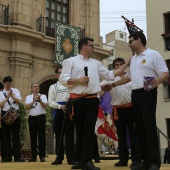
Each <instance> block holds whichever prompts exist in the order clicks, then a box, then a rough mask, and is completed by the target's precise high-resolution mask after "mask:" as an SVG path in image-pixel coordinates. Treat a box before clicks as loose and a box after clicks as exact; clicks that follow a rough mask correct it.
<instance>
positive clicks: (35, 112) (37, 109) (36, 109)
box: [25, 94, 47, 116]
mask: <svg viewBox="0 0 170 170" xmlns="http://www.w3.org/2000/svg"><path fill="white" fill-rule="evenodd" d="M39 95H41V97H40V99H41V100H42V102H44V103H47V97H46V95H44V94H39ZM31 102H33V94H31V95H28V96H27V97H26V99H25V104H30V103H31ZM45 113H46V110H45V108H43V107H42V106H41V104H40V103H39V102H35V103H34V104H33V108H31V109H30V110H29V111H28V115H29V116H39V115H42V114H45Z"/></svg>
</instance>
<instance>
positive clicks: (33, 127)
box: [25, 83, 47, 162]
mask: <svg viewBox="0 0 170 170" xmlns="http://www.w3.org/2000/svg"><path fill="white" fill-rule="evenodd" d="M39 90H40V89H39V85H38V84H37V83H33V84H32V85H31V91H32V94H31V95H28V96H27V97H26V100H25V109H27V110H28V115H29V118H28V123H29V132H30V139H31V149H32V156H31V159H30V160H29V162H36V161H37V136H38V149H39V158H40V162H45V153H46V137H45V124H46V118H45V114H46V110H45V109H46V108H47V97H46V95H44V94H40V93H39Z"/></svg>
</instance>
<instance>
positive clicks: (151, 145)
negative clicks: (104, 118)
mask: <svg viewBox="0 0 170 170" xmlns="http://www.w3.org/2000/svg"><path fill="white" fill-rule="evenodd" d="M156 104H157V89H156V88H155V89H153V90H150V91H144V90H143V89H141V90H138V91H132V105H133V111H134V118H135V123H136V128H137V135H138V138H139V142H140V147H141V154H142V160H143V161H144V164H146V166H151V165H156V166H157V167H160V164H161V161H160V153H159V144H158V136H157V128H156Z"/></svg>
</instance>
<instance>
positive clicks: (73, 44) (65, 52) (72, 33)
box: [54, 22, 84, 64]
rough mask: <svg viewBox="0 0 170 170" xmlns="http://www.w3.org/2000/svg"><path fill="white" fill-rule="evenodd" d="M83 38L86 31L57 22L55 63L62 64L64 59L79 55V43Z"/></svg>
mask: <svg viewBox="0 0 170 170" xmlns="http://www.w3.org/2000/svg"><path fill="white" fill-rule="evenodd" d="M83 36H84V29H81V28H79V27H73V26H70V25H66V24H63V23H60V22H56V25H55V38H56V39H55V59H54V62H55V63H58V64H62V62H63V60H64V59H67V58H70V57H73V56H75V55H77V54H78V41H79V39H80V38H82V37H83Z"/></svg>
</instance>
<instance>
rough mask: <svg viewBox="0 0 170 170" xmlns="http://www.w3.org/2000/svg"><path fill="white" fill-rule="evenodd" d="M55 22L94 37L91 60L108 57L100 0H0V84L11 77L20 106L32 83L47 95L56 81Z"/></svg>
mask: <svg viewBox="0 0 170 170" xmlns="http://www.w3.org/2000/svg"><path fill="white" fill-rule="evenodd" d="M56 20H59V21H60V22H63V23H65V24H69V25H71V26H76V27H80V28H82V29H84V30H85V36H87V37H91V38H94V40H95V48H94V51H95V52H94V56H93V57H94V58H96V59H98V60H102V59H104V58H107V57H109V55H110V52H109V51H108V50H104V49H102V48H101V47H102V45H101V38H100V16H99V0H83V1H80V0H29V1H28V0H1V1H0V81H1V82H2V80H3V77H5V76H8V75H10V76H11V77H12V78H13V85H12V86H13V87H16V88H18V89H19V90H20V92H21V96H22V103H23V104H24V102H25V98H26V96H27V95H28V94H30V90H31V84H32V83H34V82H37V83H39V84H40V90H41V91H40V92H41V93H42V94H46V95H47V94H48V89H49V86H50V85H51V84H53V83H55V82H56V79H55V74H54V70H55V68H56V65H57V64H55V63H54V56H55V36H54V29H53V24H54V23H55V21H56ZM26 145H27V144H26ZM26 147H28V146H26Z"/></svg>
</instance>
